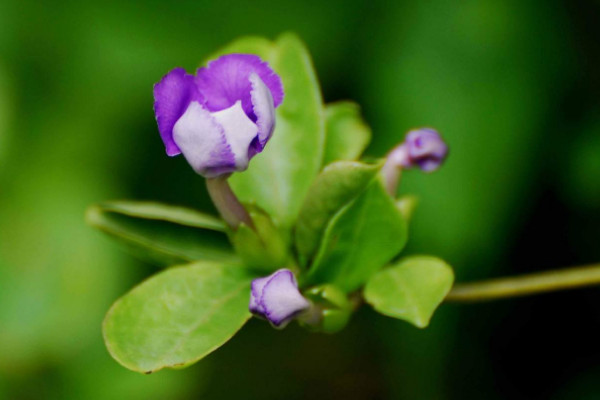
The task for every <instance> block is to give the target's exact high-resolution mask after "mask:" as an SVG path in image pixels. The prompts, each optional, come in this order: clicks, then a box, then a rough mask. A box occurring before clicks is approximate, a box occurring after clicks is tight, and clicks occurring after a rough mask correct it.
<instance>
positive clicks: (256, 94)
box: [250, 74, 275, 147]
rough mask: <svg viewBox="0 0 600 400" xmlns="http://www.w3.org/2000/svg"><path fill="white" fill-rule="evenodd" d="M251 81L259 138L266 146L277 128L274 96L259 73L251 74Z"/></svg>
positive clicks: (251, 93)
mask: <svg viewBox="0 0 600 400" xmlns="http://www.w3.org/2000/svg"><path fill="white" fill-rule="evenodd" d="M250 83H251V84H252V90H251V91H250V97H251V99H252V107H253V110H254V114H255V115H256V118H257V120H256V125H257V126H258V140H259V141H260V144H261V147H264V145H265V144H266V143H267V141H268V140H269V138H270V137H271V135H272V134H273V130H274V129H275V107H274V105H273V96H272V95H271V91H270V90H269V88H268V87H267V85H265V83H264V82H263V81H262V80H261V79H260V78H259V77H258V75H257V74H251V75H250Z"/></svg>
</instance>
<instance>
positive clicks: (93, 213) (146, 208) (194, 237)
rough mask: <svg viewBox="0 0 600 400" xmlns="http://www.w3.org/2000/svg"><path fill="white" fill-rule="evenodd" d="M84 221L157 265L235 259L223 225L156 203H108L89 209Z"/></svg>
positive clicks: (187, 211)
mask: <svg viewBox="0 0 600 400" xmlns="http://www.w3.org/2000/svg"><path fill="white" fill-rule="evenodd" d="M86 220H87V222H88V223H89V224H90V225H91V226H93V227H95V228H98V229H100V230H101V231H103V232H104V233H106V234H108V235H110V236H112V237H114V238H115V239H117V240H118V241H119V242H120V243H121V244H123V245H125V246H126V247H127V248H128V249H129V250H130V251H131V252H133V253H134V254H135V255H137V256H139V257H141V258H143V259H145V260H148V261H150V262H153V263H156V264H158V265H173V264H180V263H182V262H190V261H198V260H211V261H229V262H233V261H237V259H238V258H237V256H236V255H235V254H234V253H233V250H232V249H231V245H230V244H229V241H228V239H227V235H226V234H225V232H224V231H225V226H224V225H223V223H222V222H221V221H220V220H218V219H216V218H214V217H212V216H209V215H205V214H202V213H200V212H198V211H195V210H190V209H186V208H183V207H174V206H169V205H164V204H158V203H147V202H141V203H136V202H130V201H126V202H110V203H103V204H98V205H94V206H91V207H90V208H88V210H87V212H86Z"/></svg>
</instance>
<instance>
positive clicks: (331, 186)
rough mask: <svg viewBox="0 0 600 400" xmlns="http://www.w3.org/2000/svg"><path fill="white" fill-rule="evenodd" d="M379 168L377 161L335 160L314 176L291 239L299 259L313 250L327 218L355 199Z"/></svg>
mask: <svg viewBox="0 0 600 400" xmlns="http://www.w3.org/2000/svg"><path fill="white" fill-rule="evenodd" d="M380 169H381V165H380V164H375V165H370V164H364V163H359V162H355V161H338V162H335V163H333V164H330V165H328V166H327V167H325V169H324V170H323V172H321V174H319V176H317V178H316V179H315V181H314V182H313V184H312V186H311V187H310V190H309V192H308V194H307V196H306V199H305V200H304V203H303V204H302V208H301V210H300V215H299V217H298V222H297V224H296V231H295V241H296V247H297V249H298V254H299V256H300V259H301V262H302V263H304V262H305V261H306V260H309V259H310V258H312V256H313V255H314V253H315V252H316V251H317V249H318V247H319V243H320V242H321V237H322V236H323V232H324V231H325V228H326V227H327V224H328V223H329V221H330V220H331V218H333V216H334V215H335V214H336V213H338V212H339V211H340V210H341V209H342V208H343V207H345V206H346V205H348V204H349V203H350V202H351V201H352V200H354V199H356V198H357V197H358V196H359V195H360V194H361V193H362V192H363V191H364V190H365V188H366V187H367V186H368V185H369V183H370V182H371V181H372V180H373V178H374V177H375V176H376V175H377V173H378V172H379V170H380Z"/></svg>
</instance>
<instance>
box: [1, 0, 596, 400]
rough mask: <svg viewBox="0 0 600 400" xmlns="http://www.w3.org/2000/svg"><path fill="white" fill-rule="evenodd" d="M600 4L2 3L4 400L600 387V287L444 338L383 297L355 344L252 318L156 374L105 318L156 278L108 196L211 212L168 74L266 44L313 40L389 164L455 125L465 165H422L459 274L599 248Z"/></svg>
mask: <svg viewBox="0 0 600 400" xmlns="http://www.w3.org/2000/svg"><path fill="white" fill-rule="evenodd" d="M599 17H600V6H599V4H598V2H593V1H589V2H585V1H552V0H550V1H541V0H540V1H517V0H505V1H495V0H466V1H461V2H451V1H444V0H431V1H426V2H417V1H413V2H401V1H398V2H391V1H382V0H368V1H367V0H352V1H351V0H344V1H343V0H330V1H326V2H325V1H312V0H304V1H293V2H285V1H279V2H274V1H266V0H258V1H253V2H230V1H212V2H207V1H199V0H194V1H185V2H175V1H173V2H166V1H146V2H142V1H130V2H124V1H103V2H85V1H77V2H76V1H73V2H71V1H48V2H41V1H40V2H33V1H19V0H1V2H0V397H2V398H6V399H41V398H44V399H63V398H67V399H68V398H72V399H124V398H127V399H154V398H156V399H166V398H168V399H185V398H207V399H228V398H232V399H233V398H245V399H281V398H289V399H300V398H331V399H337V398H340V399H342V398H344V399H483V398H485V399H597V398H600V379H599V376H600V342H599V340H598V338H599V337H600V311H599V310H600V289H597V288H591V289H586V290H578V291H572V292H563V293H556V294H548V295H541V296H537V297H533V298H526V299H515V300H506V301H501V302H495V303H486V304H478V305H443V306H442V307H441V308H440V310H439V311H438V312H437V313H436V315H435V316H434V319H433V321H432V324H431V326H430V327H429V328H427V329H426V330H424V331H421V330H418V329H416V328H413V327H412V326H409V325H408V324H405V323H403V322H400V321H395V320H392V319H387V318H383V317H380V316H377V315H375V314H374V313H372V312H371V311H370V310H368V309H366V308H365V309H363V310H361V311H360V312H359V313H358V314H357V315H356V316H355V318H354V319H353V320H352V322H351V323H350V325H349V327H348V328H347V329H346V330H345V331H343V332H342V333H340V334H337V335H334V336H326V335H317V334H309V333H307V332H305V331H303V330H300V329H299V328H297V327H295V326H291V327H289V328H287V329H286V330H285V331H283V332H278V331H274V330H272V329H270V328H269V327H268V326H267V325H266V324H265V323H261V322H259V321H251V322H250V323H249V324H248V325H247V326H246V327H245V328H244V329H243V331H242V333H241V334H240V335H238V336H236V337H235V338H234V339H233V340H232V341H231V342H229V343H227V344H226V345H225V346H224V347H223V348H221V349H219V350H218V351H216V352H215V353H213V354H212V355H210V356H209V357H208V358H206V359H205V360H203V361H202V362H200V363H198V364H196V365H194V366H192V367H190V368H188V369H186V370H182V371H162V372H160V373H157V374H154V375H150V376H143V375H139V374H136V373H133V372H130V371H128V370H126V369H124V368H123V367H121V366H120V365H118V364H117V363H116V362H114V361H113V360H112V359H111V358H110V356H109V355H108V353H107V352H106V350H105V349H104V345H103V343H102V337H101V330H100V324H101V321H102V318H103V315H104V312H105V311H106V310H107V309H108V307H109V305H110V304H111V303H112V302H113V301H114V300H115V299H116V298H117V297H118V296H119V295H121V294H123V293H125V292H126V291H127V290H128V289H129V288H131V287H132V286H133V285H134V284H135V283H136V282H138V281H139V280H141V279H142V278H143V277H145V276H147V275H149V274H151V273H153V272H155V271H156V269H155V268H154V267H152V266H150V265H146V264H142V263H140V262H138V261H136V260H134V259H133V258H131V257H130V256H128V255H127V254H124V253H121V252H120V251H119V250H118V249H117V247H116V246H114V245H113V244H112V243H111V242H110V241H108V240H106V239H105V238H104V237H102V236H101V235H100V234H98V233H96V232H94V231H93V230H92V229H91V228H88V227H87V226H85V224H84V222H83V214H84V210H85V208H86V206H87V205H89V204H90V203H93V202H97V201H101V200H106V199H114V198H134V199H139V200H142V199H154V200H159V201H165V202H172V203H175V204H184V205H191V206H195V207H200V208H204V209H207V210H210V205H209V203H208V201H207V198H206V193H205V190H204V188H203V182H202V180H201V179H200V178H198V177H197V176H196V175H195V174H194V173H193V172H192V171H191V169H190V168H189V167H188V166H187V165H186V164H185V161H184V160H183V158H181V157H180V158H176V159H170V158H168V157H166V156H165V155H164V149H163V146H162V144H161V142H160V139H159V135H158V132H157V129H156V126H155V122H154V115H153V112H152V101H153V100H152V85H153V83H154V82H156V81H157V80H159V79H160V77H161V76H162V75H163V74H165V73H166V72H167V71H168V70H170V69H171V68H173V67H174V66H177V65H180V66H183V67H185V68H187V69H188V70H189V71H191V70H193V69H194V68H195V67H196V66H197V65H198V63H199V62H200V60H202V59H203V58H204V57H205V56H206V55H207V54H209V53H211V52H213V51H214V50H216V49H217V48H218V47H220V46H222V45H224V44H226V43H227V42H228V41H230V40H232V39H234V38H236V37H238V36H241V35H247V34H254V35H264V36H267V37H270V38H274V37H275V36H276V35H278V34H279V33H281V32H284V31H294V32H296V33H297V34H298V35H300V37H302V38H303V40H304V41H305V42H306V44H307V46H308V48H309V49H310V51H311V53H312V55H313V59H314V63H315V68H316V70H317V73H318V76H319V79H320V82H321V86H322V91H323V97H324V99H325V100H326V101H327V102H330V101H335V100H339V99H351V100H354V101H357V102H358V103H360V104H361V105H362V107H363V113H364V115H365V118H366V120H367V121H368V122H369V124H370V125H371V126H372V127H373V130H374V137H373V142H372V144H371V146H370V148H369V149H368V154H369V155H373V156H381V155H383V154H385V152H386V151H387V150H388V149H389V148H390V147H392V146H393V145H394V144H395V143H397V142H399V141H400V140H401V139H402V137H403V135H404V133H405V132H406V131H407V130H408V129H410V128H412V127H415V126H423V125H427V126H433V127H435V128H437V129H438V130H440V132H442V134H443V135H444V137H445V138H446V139H447V140H448V142H449V144H450V146H451V156H450V158H449V160H448V162H447V164H446V165H445V166H444V168H443V169H442V170H440V171H439V172H437V173H436V174H433V175H430V176H429V175H427V176H426V175H423V174H419V173H416V172H411V173H410V174H407V176H406V178H405V179H404V180H403V184H402V187H401V190H402V191H403V192H404V193H414V194H417V195H418V196H419V197H420V203H419V208H418V210H417V213H416V215H415V217H414V219H413V223H412V226H411V240H410V245H409V248H408V249H407V250H406V252H407V253H428V254H435V255H438V256H441V257H443V258H445V259H446V260H448V261H449V262H450V263H451V264H452V265H453V266H454V267H455V270H456V275H457V280H458V281H468V280H475V279H485V278H490V277H495V276H503V275H510V274H520V273H526V272H533V271H543V270H548V269H551V268H560V267H567V266H571V265H578V264H586V263H594V262H600V246H599V238H600V107H599V106H600V104H599V97H598V93H599V91H600V90H599V89H600V79H599V74H598V71H600V40H599V39H600V28H599V26H600V25H599V24H598V21H599Z"/></svg>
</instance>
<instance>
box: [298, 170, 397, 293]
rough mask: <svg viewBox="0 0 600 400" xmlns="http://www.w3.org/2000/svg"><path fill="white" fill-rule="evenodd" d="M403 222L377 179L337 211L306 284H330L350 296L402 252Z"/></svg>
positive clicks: (392, 201) (326, 231)
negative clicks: (348, 293) (350, 293)
mask: <svg viewBox="0 0 600 400" xmlns="http://www.w3.org/2000/svg"><path fill="white" fill-rule="evenodd" d="M406 240H407V228H406V222H405V221H404V218H403V217H402V214H401V213H400V211H399V210H398V208H397V207H396V205H395V204H394V200H393V199H392V198H391V197H390V196H389V195H388V194H387V192H386V191H385V189H384V188H383V185H382V183H381V181H380V180H379V179H374V180H372V181H371V183H370V184H369V186H368V187H367V189H365V191H364V192H363V193H362V194H361V195H360V196H359V197H358V198H356V199H355V200H353V201H352V202H351V203H350V204H348V205H347V206H346V207H345V208H343V209H342V210H340V212H338V213H337V214H336V215H335V216H334V217H333V219H332V220H331V221H330V223H329V224H328V226H327V229H326V230H325V233H324V235H323V240H322V242H321V245H320V247H319V251H318V253H317V256H316V257H315V260H314V263H313V265H312V266H311V267H310V270H309V271H308V277H307V280H306V282H305V284H307V285H308V284H315V283H324V282H326V283H332V284H334V285H337V286H338V287H339V288H340V289H342V290H344V291H346V292H351V291H353V290H356V289H358V288H359V287H360V286H362V285H363V284H364V283H365V282H366V281H367V279H369V278H370V277H371V276H372V275H373V274H374V273H376V272H377V271H378V270H379V269H380V268H381V267H383V266H384V265H385V264H387V263H388V262H389V261H390V260H391V259H392V258H394V257H395V256H396V255H397V254H398V253H400V251H401V250H402V249H403V248H404V245H405V244H406Z"/></svg>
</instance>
